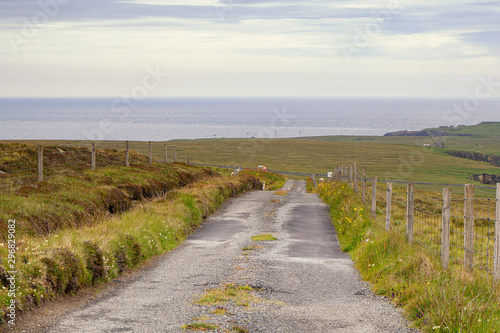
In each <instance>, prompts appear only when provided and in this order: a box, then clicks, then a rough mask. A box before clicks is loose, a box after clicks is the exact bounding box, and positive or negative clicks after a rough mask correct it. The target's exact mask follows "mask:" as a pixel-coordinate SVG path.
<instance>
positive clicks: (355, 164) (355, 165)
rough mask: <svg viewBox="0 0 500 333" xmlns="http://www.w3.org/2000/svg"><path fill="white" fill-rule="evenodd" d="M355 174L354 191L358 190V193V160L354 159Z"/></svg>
mask: <svg viewBox="0 0 500 333" xmlns="http://www.w3.org/2000/svg"><path fill="white" fill-rule="evenodd" d="M353 169H354V171H353V172H354V175H353V178H354V192H356V194H357V193H358V162H357V161H354V167H353Z"/></svg>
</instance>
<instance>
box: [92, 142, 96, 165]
mask: <svg viewBox="0 0 500 333" xmlns="http://www.w3.org/2000/svg"><path fill="white" fill-rule="evenodd" d="M95 169H96V149H95V142H92V171H95Z"/></svg>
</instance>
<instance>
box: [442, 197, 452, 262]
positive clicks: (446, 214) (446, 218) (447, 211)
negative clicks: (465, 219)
mask: <svg viewBox="0 0 500 333" xmlns="http://www.w3.org/2000/svg"><path fill="white" fill-rule="evenodd" d="M442 215H443V223H442V226H441V265H442V267H443V269H448V266H449V263H450V221H451V189H449V188H444V189H443V214H442Z"/></svg>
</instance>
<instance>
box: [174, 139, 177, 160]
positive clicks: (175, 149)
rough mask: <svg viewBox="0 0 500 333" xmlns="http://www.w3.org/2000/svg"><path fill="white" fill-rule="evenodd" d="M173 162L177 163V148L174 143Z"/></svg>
mask: <svg viewBox="0 0 500 333" xmlns="http://www.w3.org/2000/svg"><path fill="white" fill-rule="evenodd" d="M174 162H177V146H176V145H175V143H174Z"/></svg>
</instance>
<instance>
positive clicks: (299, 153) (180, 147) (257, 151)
mask: <svg viewBox="0 0 500 333" xmlns="http://www.w3.org/2000/svg"><path fill="white" fill-rule="evenodd" d="M378 139H381V138H378ZM378 139H377V140H378ZM466 139H467V138H466ZM464 140H465V139H464ZM45 143H46V144H51V145H56V144H60V145H65V144H84V145H87V146H89V145H90V143H88V142H45ZM164 144H165V143H163V142H157V143H153V155H154V158H155V159H156V160H158V161H162V160H163V159H164V153H163V149H164V148H163V147H164ZM166 144H167V145H168V156H169V157H168V158H169V160H173V151H174V149H173V146H174V144H175V145H176V147H177V160H181V161H187V156H188V155H189V160H190V162H194V163H207V164H217V165H228V166H240V165H241V166H243V167H247V168H256V167H257V166H258V165H265V166H267V167H268V168H269V169H272V170H279V171H296V172H304V173H316V174H325V173H326V172H328V171H332V170H333V168H335V167H336V166H338V165H341V164H352V163H353V162H354V160H357V161H358V166H359V167H360V168H362V167H366V168H367V173H368V176H369V177H372V176H377V177H378V178H379V179H386V180H402V181H414V182H431V183H456V184H465V183H474V182H473V181H472V180H470V176H471V175H472V174H478V173H497V172H498V168H496V167H493V166H491V165H490V164H488V163H485V162H476V161H472V160H467V159H461V158H457V157H453V156H449V155H448V154H446V153H445V152H444V150H443V149H437V148H431V147H423V146H417V145H404V144H395V143H394V144H388V143H380V142H372V141H363V142H334V141H319V140H306V139H267V140H262V139H248V140H247V139H217V140H182V141H175V142H168V143H166ZM97 146H98V147H99V148H111V149H116V150H118V151H123V150H124V149H125V143H124V142H114V141H106V142H98V143H97ZM131 149H134V150H137V151H139V152H142V153H147V152H148V149H149V148H148V144H147V143H146V142H132V143H131ZM476 184H479V183H476Z"/></svg>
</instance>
